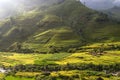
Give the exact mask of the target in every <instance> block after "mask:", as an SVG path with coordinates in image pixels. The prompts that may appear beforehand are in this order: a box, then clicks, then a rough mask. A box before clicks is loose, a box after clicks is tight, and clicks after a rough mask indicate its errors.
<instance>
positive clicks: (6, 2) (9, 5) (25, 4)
mask: <svg viewBox="0 0 120 80" xmlns="http://www.w3.org/2000/svg"><path fill="white" fill-rule="evenodd" d="M61 1H64V0H52V1H50V0H0V19H4V18H8V17H10V16H16V15H20V14H23V13H25V12H27V11H30V10H32V9H35V8H38V7H39V6H44V5H46V4H47V5H48V6H49V5H51V4H54V3H56V2H61Z"/></svg>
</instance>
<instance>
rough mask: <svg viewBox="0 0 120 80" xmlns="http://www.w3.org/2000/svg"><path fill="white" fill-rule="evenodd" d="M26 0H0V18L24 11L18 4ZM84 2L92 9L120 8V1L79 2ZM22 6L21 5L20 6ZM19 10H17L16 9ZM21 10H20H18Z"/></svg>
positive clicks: (88, 0) (91, 0)
mask: <svg viewBox="0 0 120 80" xmlns="http://www.w3.org/2000/svg"><path fill="white" fill-rule="evenodd" d="M25 1H26V0H0V18H4V17H5V16H9V15H10V14H13V13H14V11H15V10H24V9H23V8H22V7H20V5H19V4H20V3H22V4H23V3H25ZM80 1H81V2H82V3H84V2H85V4H86V6H88V7H89V8H92V9H108V8H112V7H113V6H115V5H117V6H120V0H80ZM21 6H22V5H21ZM18 8H19V9H18ZM20 8H21V9H20Z"/></svg>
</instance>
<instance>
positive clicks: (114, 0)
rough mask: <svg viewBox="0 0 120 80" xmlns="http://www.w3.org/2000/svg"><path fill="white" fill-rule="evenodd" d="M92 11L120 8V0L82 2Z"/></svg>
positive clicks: (89, 0)
mask: <svg viewBox="0 0 120 80" xmlns="http://www.w3.org/2000/svg"><path fill="white" fill-rule="evenodd" d="M80 1H81V2H82V3H85V5H86V6H88V7H89V8H92V9H97V10H105V9H108V8H112V7H114V6H120V0H80Z"/></svg>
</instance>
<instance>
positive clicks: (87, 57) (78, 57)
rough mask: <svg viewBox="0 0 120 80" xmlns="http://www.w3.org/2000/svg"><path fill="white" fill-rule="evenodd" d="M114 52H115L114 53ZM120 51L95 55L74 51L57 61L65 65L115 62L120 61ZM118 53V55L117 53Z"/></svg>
mask: <svg viewBox="0 0 120 80" xmlns="http://www.w3.org/2000/svg"><path fill="white" fill-rule="evenodd" d="M113 53H114V54H113ZM119 53H120V52H119V51H115V52H114V51H113V52H108V53H106V54H104V55H102V56H93V55H91V54H89V53H87V52H86V53H85V52H84V53H74V54H72V55H70V56H68V57H66V58H64V59H63V60H60V61H56V63H57V64H60V65H64V64H67V63H86V64H88V63H93V64H96V65H98V64H113V63H120V57H119V56H118V54H119ZM116 54H117V55H116Z"/></svg>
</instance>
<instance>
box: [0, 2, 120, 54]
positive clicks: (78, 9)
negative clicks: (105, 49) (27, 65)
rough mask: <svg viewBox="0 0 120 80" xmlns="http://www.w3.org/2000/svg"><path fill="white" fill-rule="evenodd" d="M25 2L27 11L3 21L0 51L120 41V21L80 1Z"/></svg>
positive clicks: (46, 49) (40, 50)
mask: <svg viewBox="0 0 120 80" xmlns="http://www.w3.org/2000/svg"><path fill="white" fill-rule="evenodd" d="M21 1H25V0H21ZM24 4H25V5H24ZM24 4H23V6H24V7H26V8H25V9H27V8H28V11H26V12H25V13H24V14H21V15H17V16H12V17H10V18H7V19H5V20H3V21H1V22H0V49H1V50H9V51H16V50H18V51H19V50H20V51H22V50H23V51H24V50H28V51H36V52H50V51H55V52H60V51H67V50H68V49H69V48H71V47H77V46H81V45H85V44H88V43H94V42H107V41H109V42H112V41H118V40H120V38H119V36H120V35H119V32H120V27H119V26H120V22H116V21H115V20H113V19H112V18H111V17H109V16H108V15H106V14H104V13H102V12H97V11H95V10H91V9H89V8H87V7H86V6H85V5H83V4H81V3H80V2H79V1H77V0H29V1H25V2H24ZM31 5H32V6H31ZM30 7H31V8H30Z"/></svg>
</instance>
